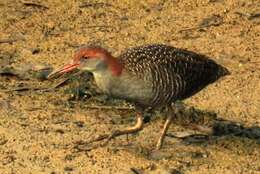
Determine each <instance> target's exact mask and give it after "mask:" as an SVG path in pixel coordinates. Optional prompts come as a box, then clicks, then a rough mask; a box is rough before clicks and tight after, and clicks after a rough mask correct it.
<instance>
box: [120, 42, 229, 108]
mask: <svg viewBox="0 0 260 174" xmlns="http://www.w3.org/2000/svg"><path fill="white" fill-rule="evenodd" d="M119 60H120V62H121V63H122V64H123V65H124V69H125V70H126V71H128V72H129V73H130V74H132V75H133V76H137V77H138V78H141V79H143V80H144V83H145V82H147V81H151V82H152V88H153V94H152V95H153V97H152V98H153V100H152V101H151V103H147V105H151V106H154V107H156V106H158V105H165V104H169V103H171V102H174V101H176V100H182V99H185V98H187V97H190V96H191V95H193V94H195V93H196V92H198V91H200V90H201V89H202V88H203V87H205V86H206V85H208V84H210V83H212V82H214V81H216V80H217V79H218V78H220V77H221V76H224V75H226V74H228V73H229V72H228V70H227V69H226V68H224V67H222V66H220V65H218V64H216V63H215V62H214V61H213V60H210V59H208V58H207V57H206V56H204V55H200V54H197V53H194V52H191V51H187V50H184V49H179V48H175V47H171V46H167V45H159V44H156V45H147V46H141V47H135V48H132V49H129V50H127V51H126V52H125V53H123V54H122V55H121V56H119ZM150 76H151V78H148V79H147V78H146V77H150Z"/></svg>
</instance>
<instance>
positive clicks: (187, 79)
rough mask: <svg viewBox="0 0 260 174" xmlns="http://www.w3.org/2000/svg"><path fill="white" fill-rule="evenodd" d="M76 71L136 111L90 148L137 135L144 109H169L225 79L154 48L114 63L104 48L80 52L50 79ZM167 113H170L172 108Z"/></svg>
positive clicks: (218, 69)
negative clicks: (129, 123) (132, 121)
mask: <svg viewBox="0 0 260 174" xmlns="http://www.w3.org/2000/svg"><path fill="white" fill-rule="evenodd" d="M75 68H80V69H82V70H86V71H90V72H92V74H93V75H94V79H95V81H96V83H97V86H98V87H99V88H100V89H101V90H102V91H103V92H104V93H107V94H108V95H111V96H112V97H114V98H121V99H125V100H127V101H130V102H133V103H134V104H136V106H138V107H137V108H138V109H137V114H136V117H137V121H136V124H135V125H134V126H132V127H130V128H127V129H124V130H116V131H114V132H113V133H112V134H105V135H101V136H100V137H98V138H96V139H94V140H92V141H91V142H94V141H100V140H103V139H105V138H108V139H111V138H113V137H115V136H120V135H124V134H128V133H134V132H137V131H140V130H141V129H142V127H143V118H142V113H143V112H144V110H145V109H146V108H147V107H152V108H156V107H161V106H169V105H170V104H171V103H172V102H175V101H176V100H182V99H185V98H187V97H190V96H191V95H193V94H195V93H196V92H198V91H200V90H201V89H202V88H203V87H205V86H207V85H208V84H210V83H212V82H214V81H216V80H217V79H218V78H220V77H221V76H224V75H226V74H228V73H229V72H228V70H227V69H226V68H224V67H222V66H220V65H218V64H216V63H215V62H214V61H213V60H210V59H208V58H207V57H206V56H203V55H200V54H196V53H194V52H191V51H187V50H184V49H178V48H175V47H171V46H166V45H158V44H157V45H146V46H141V47H135V48H132V49H129V50H127V51H126V52H125V53H123V54H122V55H121V56H120V57H119V59H116V58H114V57H113V56H112V55H111V54H110V53H109V52H108V51H106V50H105V49H103V48H100V47H83V48H81V49H80V50H79V51H78V52H77V53H76V54H75V56H74V59H73V61H72V62H71V63H69V64H67V65H65V66H64V67H63V68H61V69H60V70H57V71H55V72H53V73H51V74H50V75H49V77H52V76H54V75H55V74H62V73H65V72H69V71H71V70H73V69H75ZM168 108H169V110H170V111H172V110H171V109H172V108H171V107H168ZM172 117H173V113H172V112H168V113H167V119H166V121H165V124H164V127H163V130H162V133H161V136H160V138H159V140H158V142H157V145H156V147H157V149H159V148H160V147H161V146H162V143H163V139H164V137H165V135H166V132H167V129H168V128H169V125H170V123H171V120H172Z"/></svg>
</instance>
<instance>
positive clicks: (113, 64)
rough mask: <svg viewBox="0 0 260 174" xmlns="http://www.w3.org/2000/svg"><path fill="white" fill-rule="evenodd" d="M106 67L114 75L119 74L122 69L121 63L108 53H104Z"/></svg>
mask: <svg viewBox="0 0 260 174" xmlns="http://www.w3.org/2000/svg"><path fill="white" fill-rule="evenodd" d="M105 61H106V63H107V64H108V67H109V69H110V71H111V73H112V75H114V76H120V75H121V73H122V71H123V64H122V63H121V62H120V61H119V60H118V59H117V58H115V57H113V56H111V55H110V54H108V55H106V59H105Z"/></svg>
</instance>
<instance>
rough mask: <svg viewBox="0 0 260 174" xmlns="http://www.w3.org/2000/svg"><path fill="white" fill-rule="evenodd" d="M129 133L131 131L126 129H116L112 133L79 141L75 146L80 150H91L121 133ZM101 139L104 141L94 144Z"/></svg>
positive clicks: (102, 145) (103, 144) (104, 144)
mask: <svg viewBox="0 0 260 174" xmlns="http://www.w3.org/2000/svg"><path fill="white" fill-rule="evenodd" d="M128 133H129V132H127V131H126V130H114V131H113V132H111V133H110V134H103V135H99V136H98V137H96V138H94V139H91V140H89V141H86V142H80V143H77V145H76V146H75V148H76V149H78V150H80V151H83V150H85V151H90V150H93V149H96V148H99V147H104V146H106V145H107V144H108V143H109V141H110V140H112V139H113V138H115V137H118V136H120V135H125V134H126V135H128ZM100 141H104V142H102V143H99V144H94V143H96V142H100Z"/></svg>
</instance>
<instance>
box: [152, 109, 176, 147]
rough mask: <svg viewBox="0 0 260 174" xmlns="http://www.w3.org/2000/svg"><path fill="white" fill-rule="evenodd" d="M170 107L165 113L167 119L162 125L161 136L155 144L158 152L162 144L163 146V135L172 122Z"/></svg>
mask: <svg viewBox="0 0 260 174" xmlns="http://www.w3.org/2000/svg"><path fill="white" fill-rule="evenodd" d="M172 111H173V110H172V107H171V106H170V107H169V108H168V111H167V119H166V121H165V123H164V126H163V129H162V132H161V135H160V137H159V139H158V141H157V144H156V149H157V150H159V149H161V147H162V144H163V141H164V138H165V135H166V133H167V130H168V128H169V126H170V124H171V122H172V117H173V112H172Z"/></svg>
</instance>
